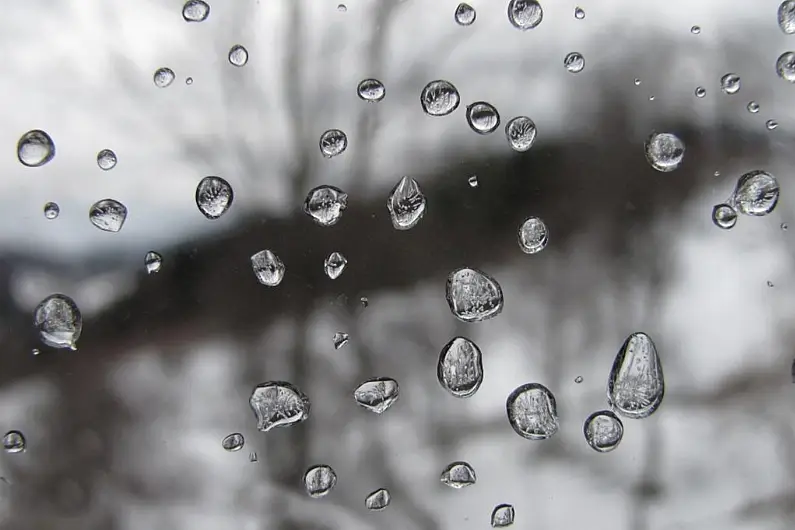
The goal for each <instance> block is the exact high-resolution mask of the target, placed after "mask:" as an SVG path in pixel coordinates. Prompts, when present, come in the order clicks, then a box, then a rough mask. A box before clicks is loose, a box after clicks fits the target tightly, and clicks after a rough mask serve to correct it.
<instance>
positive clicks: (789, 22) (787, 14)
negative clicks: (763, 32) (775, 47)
mask: <svg viewBox="0 0 795 530" xmlns="http://www.w3.org/2000/svg"><path fill="white" fill-rule="evenodd" d="M778 27H779V28H781V31H783V32H784V33H785V34H787V35H792V34H793V33H795V1H794V0H784V1H783V2H781V5H779V6H778Z"/></svg>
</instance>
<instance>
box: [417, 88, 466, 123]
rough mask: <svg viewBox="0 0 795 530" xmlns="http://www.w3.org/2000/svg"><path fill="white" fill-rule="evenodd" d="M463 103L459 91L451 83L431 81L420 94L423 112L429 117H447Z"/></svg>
mask: <svg viewBox="0 0 795 530" xmlns="http://www.w3.org/2000/svg"><path fill="white" fill-rule="evenodd" d="M459 103H461V96H460V95H459V94H458V89H457V88H456V87H455V86H453V84H452V83H451V82H449V81H445V80H444V79H437V80H436V81H431V82H430V83H428V84H427V85H425V88H423V89H422V92H421V93H420V104H421V105H422V110H423V111H424V112H425V114H427V115H428V116H447V115H448V114H450V113H451V112H453V111H454V110H455V109H457V108H458V105H459Z"/></svg>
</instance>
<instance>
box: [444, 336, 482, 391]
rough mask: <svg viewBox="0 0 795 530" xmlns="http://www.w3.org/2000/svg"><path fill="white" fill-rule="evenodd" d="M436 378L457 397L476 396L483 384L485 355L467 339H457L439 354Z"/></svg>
mask: <svg viewBox="0 0 795 530" xmlns="http://www.w3.org/2000/svg"><path fill="white" fill-rule="evenodd" d="M436 376H437V378H438V379H439V384H441V385H442V388H444V389H445V390H447V391H448V392H450V393H451V394H452V395H454V396H455V397H459V398H467V397H470V396H473V395H475V392H477V391H478V388H480V385H481V383H483V355H482V354H481V352H480V348H478V346H477V344H475V343H474V342H472V341H471V340H469V339H467V338H465V337H455V338H454V339H453V340H451V341H450V342H448V343H447V344H446V345H445V346H444V348H442V351H441V353H440V354H439V362H438V364H437V366H436Z"/></svg>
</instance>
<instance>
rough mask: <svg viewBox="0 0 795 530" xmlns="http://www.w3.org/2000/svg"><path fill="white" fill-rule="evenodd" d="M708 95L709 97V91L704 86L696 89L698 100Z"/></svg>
mask: <svg viewBox="0 0 795 530" xmlns="http://www.w3.org/2000/svg"><path fill="white" fill-rule="evenodd" d="M706 95H707V89H706V88H704V87H703V86H697V87H696V97H697V98H703V97H704V96H706Z"/></svg>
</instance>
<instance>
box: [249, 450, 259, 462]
mask: <svg viewBox="0 0 795 530" xmlns="http://www.w3.org/2000/svg"><path fill="white" fill-rule="evenodd" d="M258 460H259V457H258V456H257V452H256V451H251V452H250V453H249V454H248V461H249V462H251V463H256V462H257V461H258Z"/></svg>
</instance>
